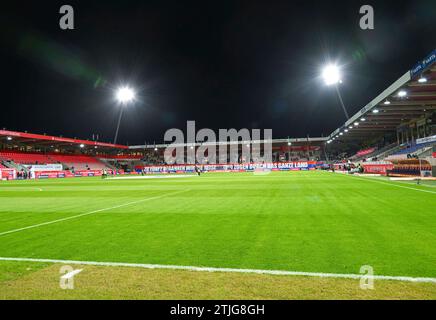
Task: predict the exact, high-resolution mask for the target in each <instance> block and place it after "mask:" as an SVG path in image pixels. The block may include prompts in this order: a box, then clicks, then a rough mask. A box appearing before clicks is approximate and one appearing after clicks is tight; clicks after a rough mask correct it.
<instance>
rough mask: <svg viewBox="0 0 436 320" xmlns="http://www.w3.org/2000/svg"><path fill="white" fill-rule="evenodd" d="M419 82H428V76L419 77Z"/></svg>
mask: <svg viewBox="0 0 436 320" xmlns="http://www.w3.org/2000/svg"><path fill="white" fill-rule="evenodd" d="M418 82H419V83H426V82H427V78H426V77H421V78H419V79H418Z"/></svg>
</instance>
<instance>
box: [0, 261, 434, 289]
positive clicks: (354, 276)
mask: <svg viewBox="0 0 436 320" xmlns="http://www.w3.org/2000/svg"><path fill="white" fill-rule="evenodd" d="M0 261H17V262H47V263H62V264H75V265H91V266H106V267H129V268H142V269H170V270H186V271H197V272H230V273H253V274H267V275H277V276H303V277H318V278H344V279H356V280H360V279H362V278H363V277H365V278H372V279H374V280H393V281H405V282H420V283H435V284H436V278H423V277H407V276H384V275H373V276H369V275H364V274H352V273H324V272H304V271H286V270H261V269H237V268H215V267H194V266H178V265H162V264H144V263H125V262H99V261H78V260H59V259H36V258H10V257H0Z"/></svg>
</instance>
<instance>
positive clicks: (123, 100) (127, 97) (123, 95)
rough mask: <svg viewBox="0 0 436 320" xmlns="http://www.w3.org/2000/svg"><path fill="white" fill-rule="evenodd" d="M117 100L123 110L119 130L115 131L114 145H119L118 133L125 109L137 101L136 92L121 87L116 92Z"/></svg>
mask: <svg viewBox="0 0 436 320" xmlns="http://www.w3.org/2000/svg"><path fill="white" fill-rule="evenodd" d="M116 99H117V101H118V103H119V104H120V105H121V108H120V115H119V117H118V123H117V129H116V131H115V138H114V144H117V139H118V132H119V130H120V124H121V118H122V117H123V111H124V108H125V106H126V105H127V104H128V103H129V102H132V101H133V100H135V92H134V91H133V90H132V89H130V88H129V87H121V88H119V89H118V90H117V92H116Z"/></svg>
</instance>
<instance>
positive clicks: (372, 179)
mask: <svg viewBox="0 0 436 320" xmlns="http://www.w3.org/2000/svg"><path fill="white" fill-rule="evenodd" d="M344 176H348V177H353V178H355V179H360V180H363V181H372V182H376V183H382V184H386V185H388V186H393V187H397V188H404V189H410V190H415V191H421V192H427V193H433V194H436V191H431V190H423V189H417V188H412V187H406V186H400V185H398V184H396V183H390V182H385V181H379V180H376V179H374V178H363V177H357V176H354V175H344Z"/></svg>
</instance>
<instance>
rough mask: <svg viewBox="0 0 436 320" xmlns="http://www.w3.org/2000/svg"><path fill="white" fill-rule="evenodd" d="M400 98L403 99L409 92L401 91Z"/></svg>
mask: <svg viewBox="0 0 436 320" xmlns="http://www.w3.org/2000/svg"><path fill="white" fill-rule="evenodd" d="M398 96H399V97H400V98H403V97H405V96H407V92H406V91H404V90H400V91H399V92H398Z"/></svg>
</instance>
